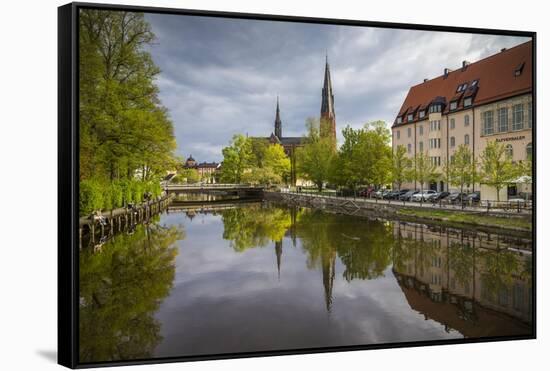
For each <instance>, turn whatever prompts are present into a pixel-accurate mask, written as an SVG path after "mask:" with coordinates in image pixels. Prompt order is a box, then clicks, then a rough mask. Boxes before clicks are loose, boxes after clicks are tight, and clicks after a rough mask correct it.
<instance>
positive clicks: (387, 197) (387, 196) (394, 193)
mask: <svg viewBox="0 0 550 371" xmlns="http://www.w3.org/2000/svg"><path fill="white" fill-rule="evenodd" d="M408 191H409V190H408V189H402V190H395V191H391V192H388V193H386V194H385V195H384V199H385V200H397V199H398V197H399V196H401V195H402V194H405V193H407V192H408Z"/></svg>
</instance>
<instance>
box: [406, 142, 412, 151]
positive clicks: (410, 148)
mask: <svg viewBox="0 0 550 371" xmlns="http://www.w3.org/2000/svg"><path fill="white" fill-rule="evenodd" d="M407 152H408V153H411V152H412V146H411V144H410V143H409V144H407Z"/></svg>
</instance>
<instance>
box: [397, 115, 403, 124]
mask: <svg viewBox="0 0 550 371" xmlns="http://www.w3.org/2000/svg"><path fill="white" fill-rule="evenodd" d="M402 122H403V119H402V118H401V116H399V117H398V118H397V123H398V124H400V123H402Z"/></svg>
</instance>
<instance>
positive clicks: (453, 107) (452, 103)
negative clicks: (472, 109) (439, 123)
mask: <svg viewBox="0 0 550 371" xmlns="http://www.w3.org/2000/svg"><path fill="white" fill-rule="evenodd" d="M457 106H458V102H457V101H456V100H455V101H453V102H451V104H450V105H449V110H451V111H454V110H455V109H456V108H457Z"/></svg>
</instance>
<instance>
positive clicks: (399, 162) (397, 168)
mask: <svg viewBox="0 0 550 371" xmlns="http://www.w3.org/2000/svg"><path fill="white" fill-rule="evenodd" d="M411 168H412V160H411V159H410V158H409V157H407V150H406V149H405V146H403V145H400V146H397V148H396V149H395V151H394V152H393V154H392V168H391V178H392V180H393V182H394V183H395V184H396V185H397V189H399V190H401V185H402V184H403V183H405V182H406V181H408V180H410V177H411Z"/></svg>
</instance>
